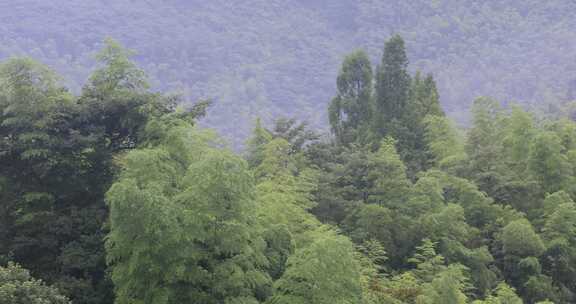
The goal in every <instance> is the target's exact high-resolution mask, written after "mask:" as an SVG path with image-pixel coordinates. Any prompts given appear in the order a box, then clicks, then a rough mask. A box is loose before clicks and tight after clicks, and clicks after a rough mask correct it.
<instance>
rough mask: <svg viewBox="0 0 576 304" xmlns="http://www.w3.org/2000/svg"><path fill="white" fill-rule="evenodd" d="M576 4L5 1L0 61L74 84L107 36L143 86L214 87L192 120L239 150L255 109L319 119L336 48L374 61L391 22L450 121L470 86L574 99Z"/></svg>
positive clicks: (510, 94)
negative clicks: (24, 63) (124, 52)
mask: <svg viewBox="0 0 576 304" xmlns="http://www.w3.org/2000/svg"><path fill="white" fill-rule="evenodd" d="M575 12H576V1H573V0H546V1H542V0H506V1H497V0H491V1H479V0H410V1H406V0H337V1H334V0H242V1H237V0H236V1H231V0H210V1H204V0H145V1H144V0H141V1H135V0H90V1H77V0H76V1H75V0H5V1H0V22H1V26H0V60H4V59H8V58H10V57H12V56H27V57H32V58H35V59H36V60H38V61H41V62H43V63H44V64H47V65H49V66H50V67H52V68H53V69H54V70H55V71H57V73H58V74H59V75H61V76H62V78H63V79H64V82H63V84H64V85H65V86H66V87H67V88H69V89H70V90H71V91H72V92H74V93H75V94H79V93H80V92H81V90H82V87H83V86H84V84H85V83H86V81H87V79H88V78H89V76H90V74H91V72H92V71H93V70H94V69H95V62H94V60H93V55H94V53H95V51H96V50H98V49H101V48H102V47H103V44H102V41H103V39H104V38H106V37H112V38H114V39H116V40H117V41H119V42H120V43H122V45H124V46H126V47H128V48H130V49H134V50H136V51H137V54H136V55H135V56H134V57H133V59H134V61H135V62H136V63H137V64H138V65H139V66H140V67H141V68H142V69H143V70H144V71H146V74H147V75H148V76H149V83H150V85H151V87H152V88H155V89H159V90H162V91H163V92H176V93H179V94H181V95H182V96H184V97H185V99H186V100H191V101H194V100H200V99H208V98H209V99H212V100H213V101H214V103H213V106H212V107H210V108H209V109H208V111H209V115H207V116H206V117H205V118H204V119H203V120H202V121H200V122H199V124H200V125H201V126H207V127H210V128H213V129H216V130H217V131H218V132H219V133H220V134H222V135H223V137H225V138H226V139H227V140H228V141H230V142H231V143H232V144H233V146H234V148H235V149H241V148H243V147H244V144H245V138H246V137H247V136H249V135H250V133H251V130H252V128H253V122H254V120H255V119H256V118H258V117H259V118H261V120H262V122H263V123H264V124H266V125H271V124H272V123H273V121H274V120H275V119H276V118H278V117H281V116H287V117H297V118H298V119H301V120H306V121H308V122H309V123H310V126H311V127H312V128H313V129H314V130H322V131H323V132H325V131H328V127H327V126H328V120H327V115H325V109H326V107H327V106H328V103H329V101H330V99H331V98H332V94H333V92H334V91H335V90H336V86H335V81H334V79H335V78H336V77H337V75H338V69H339V65H340V63H341V61H342V59H343V57H344V56H345V55H346V54H348V53H350V52H352V51H353V50H355V49H356V48H362V49H364V50H365V51H366V53H367V54H368V56H369V58H370V59H371V62H373V63H375V62H379V61H380V56H381V51H382V45H383V42H384V41H385V40H386V39H388V38H389V37H390V36H392V35H394V34H401V35H402V37H403V39H405V41H406V52H407V54H408V56H409V57H410V66H409V71H410V72H411V73H415V72H416V71H417V70H418V69H420V70H423V71H431V72H434V73H435V80H436V83H437V86H438V90H439V91H440V92H441V93H442V100H441V101H442V105H443V110H444V111H445V112H446V114H447V115H448V116H449V117H451V118H452V119H454V120H455V122H456V124H457V125H459V126H468V123H469V122H470V121H471V117H470V115H469V113H470V112H469V109H470V106H471V103H472V102H473V100H474V99H475V98H476V97H478V96H491V97H493V98H495V99H497V100H499V101H500V102H502V104H503V105H506V106H507V105H508V104H509V103H510V102H518V103H520V104H522V105H524V106H525V108H526V109H529V110H530V111H537V112H550V110H552V111H556V109H555V108H556V105H557V104H558V102H559V101H564V100H566V99H574V98H576V76H575V75H576V32H575V31H574V29H575V28H576V18H574V15H575V14H576V13H575Z"/></svg>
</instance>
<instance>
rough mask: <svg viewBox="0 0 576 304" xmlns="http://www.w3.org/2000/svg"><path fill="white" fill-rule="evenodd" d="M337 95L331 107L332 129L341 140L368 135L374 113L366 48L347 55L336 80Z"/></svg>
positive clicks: (370, 69)
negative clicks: (364, 50)
mask: <svg viewBox="0 0 576 304" xmlns="http://www.w3.org/2000/svg"><path fill="white" fill-rule="evenodd" d="M336 85H337V90H338V92H337V95H336V97H334V99H333V100H332V102H331V104H330V107H329V109H328V111H329V118H330V125H331V127H332V133H334V135H335V137H336V140H337V141H338V142H339V143H340V144H344V145H346V144H349V143H351V142H358V141H359V140H361V139H362V138H366V137H367V136H368V134H367V132H368V131H369V128H368V127H369V126H370V121H371V114H372V111H373V109H372V107H373V105H372V86H373V84H372V67H371V64H370V59H369V58H368V56H367V55H366V53H364V52H363V51H356V52H353V53H352V54H350V55H348V56H346V58H344V63H343V64H342V67H341V69H340V73H339V75H338V79H337V81H336Z"/></svg>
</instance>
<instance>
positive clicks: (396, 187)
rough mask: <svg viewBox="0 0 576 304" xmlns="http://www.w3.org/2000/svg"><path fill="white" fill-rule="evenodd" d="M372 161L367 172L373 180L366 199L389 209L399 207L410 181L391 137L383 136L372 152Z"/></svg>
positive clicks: (407, 192) (408, 190) (406, 193)
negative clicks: (371, 165) (378, 145)
mask: <svg viewBox="0 0 576 304" xmlns="http://www.w3.org/2000/svg"><path fill="white" fill-rule="evenodd" d="M372 162H373V168H372V170H371V171H370V172H369V173H368V174H369V175H370V176H372V179H373V180H374V181H375V182H374V186H373V188H372V189H371V190H370V192H371V193H370V197H369V198H368V201H369V202H370V203H376V204H380V205H382V206H386V207H388V208H391V209H398V208H401V207H402V203H403V202H405V201H406V200H407V198H408V197H409V192H410V187H411V183H410V181H409V180H408V178H407V176H406V167H405V165H404V163H403V162H402V160H401V159H400V155H398V152H397V151H396V141H395V140H394V139H392V138H391V137H387V138H385V139H384V140H383V141H382V143H381V145H380V148H379V149H378V151H377V152H375V153H374V154H373V156H372Z"/></svg>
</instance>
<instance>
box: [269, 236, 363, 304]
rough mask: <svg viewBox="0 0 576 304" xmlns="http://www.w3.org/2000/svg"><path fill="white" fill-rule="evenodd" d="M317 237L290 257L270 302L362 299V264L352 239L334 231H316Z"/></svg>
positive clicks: (324, 302)
mask: <svg viewBox="0 0 576 304" xmlns="http://www.w3.org/2000/svg"><path fill="white" fill-rule="evenodd" d="M314 239H315V241H314V242H313V243H312V244H310V246H307V247H305V248H302V249H301V250H298V251H296V253H295V254H294V255H293V256H292V257H290V258H289V260H288V268H287V270H286V273H285V274H284V275H283V276H282V277H281V278H280V279H279V280H278V281H276V282H275V283H274V287H275V290H276V291H275V294H274V296H273V297H272V298H270V300H269V301H268V303H270V304H329V303H338V304H352V303H361V301H362V287H361V285H360V266H359V264H358V263H357V261H356V259H355V254H354V247H353V245H352V243H351V242H350V241H349V240H348V239H347V238H345V237H343V236H338V235H336V234H334V233H333V232H331V231H326V232H321V233H317V234H316V236H315V238H314Z"/></svg>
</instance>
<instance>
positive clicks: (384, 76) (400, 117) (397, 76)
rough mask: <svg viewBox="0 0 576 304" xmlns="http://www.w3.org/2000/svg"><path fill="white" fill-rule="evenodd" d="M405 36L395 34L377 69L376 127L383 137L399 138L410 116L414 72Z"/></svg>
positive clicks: (386, 46)
mask: <svg viewBox="0 0 576 304" xmlns="http://www.w3.org/2000/svg"><path fill="white" fill-rule="evenodd" d="M407 69H408V57H407V56H406V49H405V46H404V40H403V39H402V37H400V36H398V35H395V36H393V37H392V38H390V40H388V41H387V42H386V43H385V44H384V53H383V55H382V62H381V64H380V66H379V67H378V68H377V69H376V101H375V104H376V108H375V110H376V112H375V113H374V131H375V133H376V135H377V136H378V137H379V138H383V137H385V136H386V135H390V136H393V137H395V138H399V136H398V135H401V133H400V128H401V127H405V126H402V123H403V121H404V119H405V118H406V116H407V108H408V100H409V90H410V75H409V74H408V70H407Z"/></svg>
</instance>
